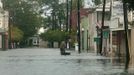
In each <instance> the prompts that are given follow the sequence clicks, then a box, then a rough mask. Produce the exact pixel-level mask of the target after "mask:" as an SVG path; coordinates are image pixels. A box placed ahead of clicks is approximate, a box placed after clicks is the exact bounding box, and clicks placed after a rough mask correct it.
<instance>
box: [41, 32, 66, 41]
mask: <svg viewBox="0 0 134 75" xmlns="http://www.w3.org/2000/svg"><path fill="white" fill-rule="evenodd" d="M68 35H69V34H68V32H65V31H60V30H48V31H47V32H45V33H42V34H41V35H40V36H41V38H42V39H43V40H45V41H49V42H61V41H64V40H66V39H67V38H68Z"/></svg>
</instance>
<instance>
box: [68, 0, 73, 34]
mask: <svg viewBox="0 0 134 75" xmlns="http://www.w3.org/2000/svg"><path fill="white" fill-rule="evenodd" d="M71 17H72V0H71V2H70V20H69V21H70V22H69V32H71V24H72V19H71Z"/></svg>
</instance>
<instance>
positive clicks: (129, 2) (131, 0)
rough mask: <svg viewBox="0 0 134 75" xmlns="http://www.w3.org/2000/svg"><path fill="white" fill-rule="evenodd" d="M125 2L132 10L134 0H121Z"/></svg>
mask: <svg viewBox="0 0 134 75" xmlns="http://www.w3.org/2000/svg"><path fill="white" fill-rule="evenodd" d="M123 1H124V2H125V3H128V7H129V9H133V10H134V5H133V4H134V0H123Z"/></svg>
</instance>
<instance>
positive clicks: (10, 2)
mask: <svg viewBox="0 0 134 75" xmlns="http://www.w3.org/2000/svg"><path fill="white" fill-rule="evenodd" d="M2 2H3V5H4V9H5V10H8V11H9V16H10V25H17V27H18V28H19V29H21V30H22V31H23V33H24V37H23V39H24V40H26V39H27V38H28V37H31V36H33V35H34V34H36V33H37V30H38V28H39V27H40V25H41V23H42V18H41V16H40V14H39V12H38V10H37V9H38V7H39V4H38V2H37V1H34V0H2Z"/></svg>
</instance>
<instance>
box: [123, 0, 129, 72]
mask: <svg viewBox="0 0 134 75" xmlns="http://www.w3.org/2000/svg"><path fill="white" fill-rule="evenodd" d="M123 11H124V29H125V42H126V60H125V70H127V69H128V65H129V61H130V54H129V45H128V16H127V5H126V3H125V0H123Z"/></svg>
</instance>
